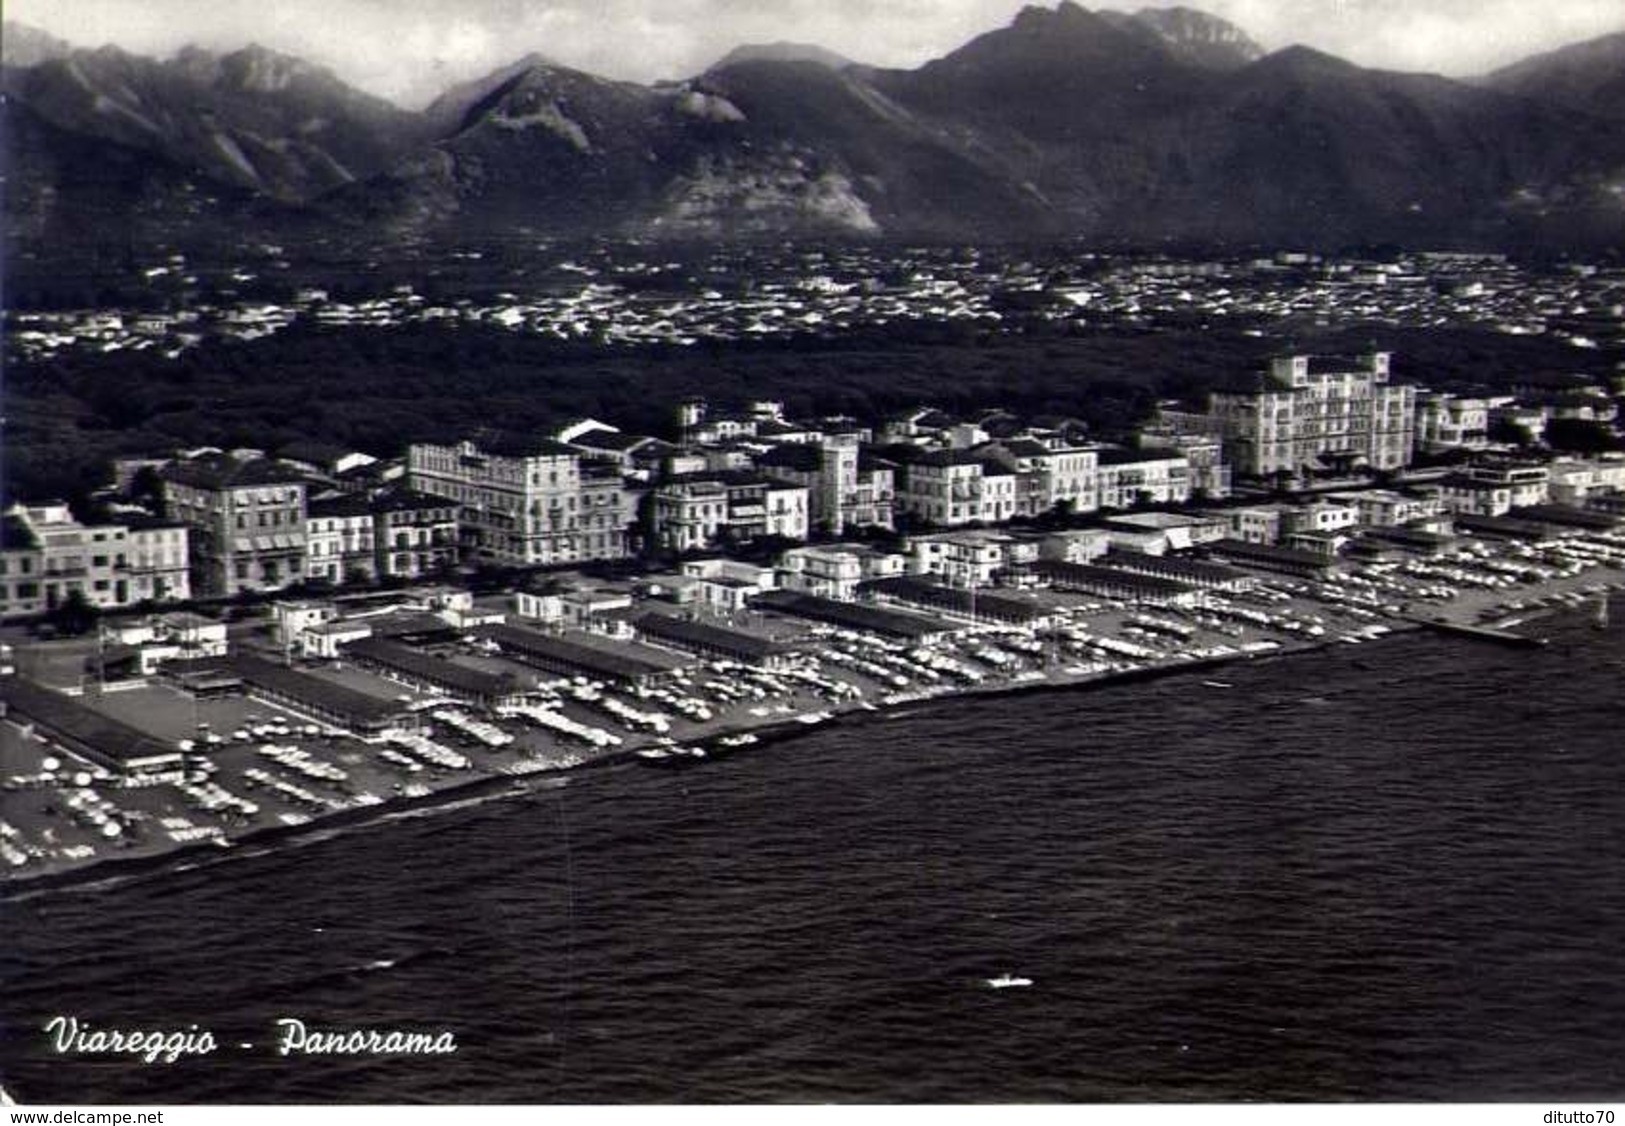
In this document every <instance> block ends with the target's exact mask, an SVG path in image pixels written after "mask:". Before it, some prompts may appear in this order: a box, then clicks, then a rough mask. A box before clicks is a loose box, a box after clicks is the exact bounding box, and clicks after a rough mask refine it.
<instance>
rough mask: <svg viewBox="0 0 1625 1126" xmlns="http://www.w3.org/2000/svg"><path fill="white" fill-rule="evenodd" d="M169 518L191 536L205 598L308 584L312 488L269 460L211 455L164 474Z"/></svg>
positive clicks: (170, 468) (196, 573) (196, 575)
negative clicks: (307, 489)
mask: <svg viewBox="0 0 1625 1126" xmlns="http://www.w3.org/2000/svg"><path fill="white" fill-rule="evenodd" d="M163 480H164V503H165V504H166V506H167V507H168V511H169V515H170V516H171V517H172V518H173V519H176V520H179V521H181V522H182V523H184V524H186V526H187V528H188V529H189V532H190V539H189V543H190V546H191V557H192V581H193V585H194V587H195V588H196V589H197V591H198V593H200V594H206V595H221V596H230V595H235V594H240V593H242V592H244V591H251V590H280V589H282V588H283V587H286V586H289V585H291V584H293V583H296V582H298V581H300V580H301V579H303V578H304V577H305V518H306V508H305V481H304V478H303V477H301V476H300V475H299V473H298V472H296V471H295V470H292V469H290V468H288V467H286V466H282V465H278V464H276V463H275V462H271V461H266V460H265V459H264V458H252V459H248V460H241V459H238V458H234V457H231V456H229V455H210V456H205V457H200V458H195V459H192V460H189V461H179V462H173V463H171V464H170V465H168V466H167V467H165V469H164V470H163Z"/></svg>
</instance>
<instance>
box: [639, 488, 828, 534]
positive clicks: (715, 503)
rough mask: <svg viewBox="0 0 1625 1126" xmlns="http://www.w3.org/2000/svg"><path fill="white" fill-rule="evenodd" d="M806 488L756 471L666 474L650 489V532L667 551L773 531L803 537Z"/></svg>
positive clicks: (805, 517) (805, 519)
mask: <svg viewBox="0 0 1625 1126" xmlns="http://www.w3.org/2000/svg"><path fill="white" fill-rule="evenodd" d="M809 507H810V505H809V503H808V489H807V487H806V486H805V485H796V484H792V483H790V482H788V481H779V480H775V479H774V478H772V477H764V476H762V475H761V474H757V473H749V472H738V471H723V472H720V473H685V474H680V475H677V476H673V477H669V478H667V479H666V480H665V481H663V482H661V483H660V484H659V485H657V486H656V487H655V490H654V535H655V538H656V540H657V542H659V543H660V545H661V546H662V547H665V548H666V549H667V550H670V551H697V550H703V549H705V548H710V547H715V546H718V545H719V544H721V543H723V542H733V543H747V542H749V541H751V540H755V539H761V538H763V537H766V536H773V537H778V538H783V539H794V540H804V539H806V538H807V527H808V508H809Z"/></svg>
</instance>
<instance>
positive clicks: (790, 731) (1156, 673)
mask: <svg viewBox="0 0 1625 1126" xmlns="http://www.w3.org/2000/svg"><path fill="white" fill-rule="evenodd" d="M1603 570H1604V571H1605V572H1608V574H1607V577H1608V578H1609V579H1611V580H1613V581H1611V582H1609V583H1608V585H1609V587H1610V589H1616V590H1625V582H1620V581H1619V580H1620V579H1621V578H1622V577H1625V574H1622V571H1621V570H1619V569H1615V568H1604V569H1603ZM1589 577H1590V578H1592V579H1593V580H1596V579H1600V578H1602V577H1603V576H1602V575H1598V574H1595V573H1593V574H1592V575H1591V576H1589ZM1571 585H1572V584H1570V583H1563V582H1558V583H1553V584H1550V585H1547V586H1546V587H1545V588H1544V590H1543V591H1542V592H1541V593H1542V594H1543V595H1551V596H1553V600H1552V601H1550V602H1549V603H1548V604H1544V605H1539V606H1529V607H1527V608H1524V609H1522V610H1520V611H1517V612H1516V613H1517V619H1516V621H1517V623H1518V624H1521V625H1527V624H1530V623H1533V622H1536V621H1539V620H1542V619H1544V618H1548V617H1551V616H1554V615H1556V614H1557V613H1559V612H1560V610H1561V609H1562V608H1563V606H1562V605H1561V604H1560V603H1559V601H1558V600H1560V599H1561V597H1562V596H1563V595H1564V594H1565V593H1568V591H1567V590H1566V589H1565V588H1568V587H1569V586H1571ZM1520 593H1521V594H1526V595H1527V594H1533V593H1534V592H1520ZM1433 609H1434V610H1435V611H1436V613H1435V614H1434V615H1432V616H1428V617H1423V616H1419V615H1406V616H1401V617H1388V618H1386V619H1385V620H1383V621H1382V622H1381V623H1380V624H1381V625H1382V626H1384V627H1385V632H1384V633H1382V634H1380V635H1376V636H1369V637H1367V638H1366V639H1365V642H1366V643H1368V644H1369V643H1371V642H1376V641H1381V640H1384V639H1385V638H1388V637H1403V636H1409V635H1413V634H1416V633H1419V632H1424V631H1427V632H1435V633H1439V634H1441V635H1447V636H1448V635H1455V636H1457V637H1460V638H1461V639H1463V640H1474V639H1475V638H1477V639H1480V640H1481V641H1483V642H1488V641H1491V640H1495V639H1493V638H1491V637H1490V636H1489V635H1490V634H1491V633H1493V632H1496V631H1497V630H1499V631H1500V632H1502V633H1503V634H1504V637H1503V638H1502V640H1506V641H1514V642H1516V641H1517V640H1518V635H1515V634H1510V633H1507V632H1506V630H1507V628H1508V626H1503V625H1502V624H1501V622H1500V621H1497V622H1495V623H1491V624H1489V625H1488V626H1487V627H1486V626H1484V624H1483V623H1482V618H1483V617H1484V615H1485V614H1486V613H1487V612H1488V611H1489V610H1492V609H1493V610H1494V611H1496V612H1497V613H1513V612H1514V611H1510V610H1506V608H1505V602H1504V600H1503V598H1495V599H1493V600H1492V599H1490V598H1487V597H1483V596H1482V595H1481V596H1479V597H1466V598H1461V599H1458V600H1456V601H1454V602H1452V603H1449V604H1445V605H1441V606H1437V607H1434V608H1433ZM1510 624H1511V623H1508V625H1510ZM1460 627H1466V628H1460ZM1274 640H1275V647H1274V648H1271V649H1267V650H1260V651H1254V652H1242V651H1237V652H1232V653H1225V654H1219V655H1214V656H1206V657H1197V658H1190V659H1172V660H1163V661H1158V662H1154V663H1150V664H1147V665H1144V666H1141V667H1138V668H1131V669H1122V670H1116V671H1103V672H1090V673H1083V674H1073V673H1069V672H1068V671H1067V670H1066V668H1064V667H1058V668H1054V669H1050V670H1048V671H1044V672H1042V673H1041V674H1040V675H1038V676H1033V677H1029V678H1028V679H1025V680H1013V679H1009V680H1000V681H996V682H994V683H991V684H973V685H956V686H954V687H951V688H939V689H930V688H928V689H924V690H917V691H910V692H900V693H892V694H890V696H889V698H887V697H881V698H879V699H878V700H876V701H862V702H856V703H852V702H844V703H837V702H833V701H825V702H823V703H822V704H821V705H820V707H819V708H818V711H819V713H821V714H823V715H824V716H825V718H824V719H821V720H818V721H816V722H810V723H809V722H806V721H805V720H802V719H797V718H774V719H770V720H769V719H765V717H764V718H763V720H762V721H761V722H756V723H752V722H738V721H737V720H736V721H735V722H732V723H727V724H721V725H718V726H716V727H715V728H712V729H710V730H707V731H705V732H704V733H703V734H697V735H693V736H690V737H688V738H687V739H685V743H687V744H689V745H693V746H699V747H703V748H704V749H705V753H704V755H703V756H684V757H682V758H680V759H678V760H675V761H660V762H654V763H647V764H646V765H649V766H651V767H654V768H666V769H671V770H678V771H682V770H688V769H693V768H694V767H697V766H702V765H704V764H706V763H708V762H711V761H721V760H725V759H728V758H731V757H733V756H734V755H736V754H741V753H753V752H756V751H759V750H762V749H764V748H766V747H768V746H772V745H776V744H780V743H787V742H790V741H792V740H794V739H796V738H798V737H800V736H802V735H805V734H808V733H810V732H813V731H817V730H821V729H825V728H828V727H830V726H831V725H834V724H845V725H847V726H848V727H853V726H857V725H858V724H861V723H862V722H863V720H864V718H865V717H868V716H873V717H876V718H883V717H886V716H888V715H890V714H895V713H896V712H897V711H898V710H899V709H902V708H907V707H914V706H917V705H931V704H935V703H938V702H941V701H957V700H976V699H979V698H984V697H1012V696H1018V695H1032V694H1038V693H1046V692H1077V691H1090V690H1104V689H1108V688H1115V687H1120V686H1126V685H1132V684H1141V683H1150V682H1153V681H1158V680H1164V679H1169V678H1173V677H1178V676H1183V675H1187V674H1200V673H1203V672H1212V671H1214V670H1217V669H1221V668H1224V667H1228V666H1233V665H1236V664H1238V663H1253V662H1265V661H1268V662H1274V661H1280V660H1288V659H1295V658H1299V657H1301V656H1304V655H1307V654H1312V653H1316V652H1319V651H1321V650H1324V649H1327V648H1331V647H1335V646H1337V645H1339V644H1340V643H1341V642H1342V638H1341V637H1339V636H1323V637H1313V638H1309V637H1299V636H1290V635H1277V636H1276V638H1275V639H1274ZM1529 643H1530V644H1538V643H1537V642H1534V641H1530V642H1529ZM746 733H749V734H751V735H754V736H755V740H754V741H753V742H751V743H749V744H745V745H738V746H726V745H721V744H720V741H721V740H724V739H727V738H729V737H731V736H736V735H741V734H746ZM658 745H659V744H658V742H657V741H656V740H654V739H651V738H638V739H636V740H629V741H628V743H627V744H626V745H624V746H621V747H618V748H616V749H613V750H609V751H604V752H600V753H588V754H587V755H586V757H583V758H577V759H575V760H574V761H565V762H560V763H557V764H555V765H547V766H538V767H537V768H535V769H531V770H523V771H517V772H511V773H510V772H491V773H481V774H479V775H477V776H475V777H470V778H466V779H461V780H454V781H449V782H447V783H446V784H445V785H442V786H439V787H437V788H434V789H432V790H430V791H429V792H428V793H423V794H416V795H410V796H408V795H396V796H393V797H389V798H386V799H384V800H383V801H382V802H379V803H377V804H372V805H359V806H352V807H350V808H347V809H342V810H338V811H335V812H333V813H329V814H325V815H321V816H316V817H312V818H311V819H310V820H308V821H304V822H302V823H299V824H292V825H290V824H270V825H263V826H258V827H251V828H248V829H246V830H245V831H243V832H242V833H241V835H237V836H232V835H229V834H228V835H226V836H225V838H224V839H225V840H226V841H227V842H228V843H227V844H226V845H225V846H224V847H222V846H221V845H217V844H214V843H212V842H210V841H207V840H204V841H196V842H187V843H183V844H178V845H175V846H173V847H168V848H160V849H158V850H156V851H141V852H138V853H136V854H134V855H128V856H104V857H98V858H97V859H95V860H92V861H90V862H88V863H80V864H73V865H70V866H68V867H63V868H58V869H55V870H45V871H39V872H35V873H30V874H28V875H21V874H19V875H7V876H6V877H4V878H3V879H0V902H7V901H16V900H20V899H23V898H32V897H34V896H36V895H41V894H46V893H49V892H52V891H59V890H71V889H74V888H77V887H84V886H90V885H96V884H99V883H103V882H109V881H122V880H125V879H139V878H142V877H145V876H152V875H158V874H160V873H163V872H166V871H175V870H191V869H193V868H196V867H208V866H212V865H214V864H216V863H223V862H226V861H229V860H233V859H237V858H241V857H245V856H250V855H262V854H263V852H264V851H266V850H270V849H274V848H277V847H279V846H282V845H285V844H291V843H296V842H299V841H301V840H305V839H308V838H315V837H317V836H320V835H323V834H330V833H335V832H343V831H346V830H350V829H356V828H362V827H365V826H368V825H373V824H380V823H384V822H387V821H390V820H393V819H398V818H401V817H412V816H429V815H433V814H434V813H435V812H436V811H437V810H439V809H442V808H445V807H448V806H458V805H462V804H465V803H470V802H480V801H484V800H495V799H499V798H501V797H503V796H505V795H511V796H514V797H518V796H523V795H527V794H534V793H537V792H538V791H539V790H540V789H542V788H544V787H545V786H547V785H554V786H559V785H564V784H566V780H567V779H568V778H569V777H571V776H573V775H575V774H577V773H578V772H581V771H587V770H594V769H607V768H609V767H613V766H619V765H624V764H628V763H637V762H638V760H639V752H640V751H646V750H648V749H650V748H653V747H656V746H658ZM182 866H186V867H185V868H182Z"/></svg>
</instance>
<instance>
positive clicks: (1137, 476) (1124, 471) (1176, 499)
mask: <svg viewBox="0 0 1625 1126" xmlns="http://www.w3.org/2000/svg"><path fill="white" fill-rule="evenodd" d="M1095 476H1096V489H1097V494H1096V495H1097V496H1098V497H1099V499H1100V507H1101V508H1132V507H1134V506H1135V505H1136V504H1184V503H1185V502H1186V501H1188V500H1190V499H1191V468H1190V462H1188V461H1186V460H1185V456H1184V455H1183V454H1176V453H1171V452H1169V451H1168V450H1123V449H1103V450H1101V451H1100V453H1099V468H1098V469H1097V471H1096V475H1095Z"/></svg>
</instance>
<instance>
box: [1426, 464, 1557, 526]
mask: <svg viewBox="0 0 1625 1126" xmlns="http://www.w3.org/2000/svg"><path fill="white" fill-rule="evenodd" d="M1439 496H1440V499H1441V500H1442V501H1443V503H1444V506H1445V508H1447V509H1449V510H1450V511H1451V512H1453V513H1455V514H1457V515H1461V516H1505V515H1506V514H1507V513H1508V512H1510V511H1512V510H1513V509H1514V508H1528V507H1529V506H1531V505H1536V504H1545V503H1546V502H1547V501H1548V500H1549V499H1550V498H1551V471H1550V470H1549V469H1547V468H1546V466H1544V465H1529V464H1523V463H1519V462H1485V463H1481V464H1479V465H1474V466H1469V467H1468V468H1467V469H1465V470H1463V471H1462V472H1460V473H1453V474H1451V475H1450V476H1449V477H1446V478H1445V479H1444V480H1443V481H1440V482H1439Z"/></svg>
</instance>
